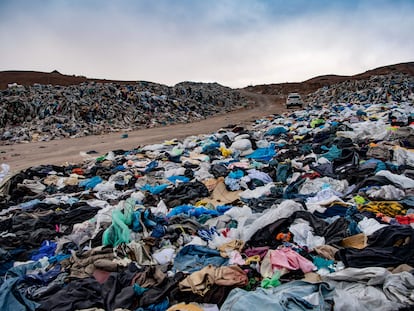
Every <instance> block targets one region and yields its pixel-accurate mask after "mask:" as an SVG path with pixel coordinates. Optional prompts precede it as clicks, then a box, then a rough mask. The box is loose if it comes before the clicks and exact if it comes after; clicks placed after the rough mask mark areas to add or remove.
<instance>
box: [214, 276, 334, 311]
mask: <svg viewBox="0 0 414 311" xmlns="http://www.w3.org/2000/svg"><path fill="white" fill-rule="evenodd" d="M334 293H335V289H334V288H333V287H332V286H331V285H329V284H328V283H325V282H321V283H315V284H313V283H308V282H304V281H291V282H289V283H285V284H282V285H280V286H277V287H271V288H268V289H264V288H261V287H259V288H257V289H256V290H254V291H250V292H248V291H245V290H243V289H241V288H235V289H233V290H232V291H231V292H230V294H229V295H228V296H227V298H226V300H225V301H224V303H223V305H222V306H221V308H220V311H245V310H260V311H286V310H306V311H324V310H333V305H334V299H333V296H334ZM310 295H317V297H318V299H317V300H319V301H318V302H317V303H318V304H315V305H314V304H312V303H311V302H309V301H308V300H306V299H305V298H306V297H307V296H310ZM314 298H316V297H314Z"/></svg>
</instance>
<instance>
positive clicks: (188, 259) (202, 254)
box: [173, 245, 228, 273]
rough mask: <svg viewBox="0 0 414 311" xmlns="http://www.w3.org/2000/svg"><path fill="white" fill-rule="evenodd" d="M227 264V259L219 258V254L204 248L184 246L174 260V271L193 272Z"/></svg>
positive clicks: (216, 251)
mask: <svg viewBox="0 0 414 311" xmlns="http://www.w3.org/2000/svg"><path fill="white" fill-rule="evenodd" d="M227 264H228V258H223V257H221V256H220V252H219V251H218V250H215V249H211V248H209V247H206V246H200V245H187V246H184V247H183V248H182V249H181V250H180V251H179V252H178V253H177V256H176V257H175V259H174V267H173V269H174V271H185V272H190V273H192V272H195V271H198V270H201V269H202V268H204V267H206V266H208V265H213V266H215V267H219V266H224V265H227Z"/></svg>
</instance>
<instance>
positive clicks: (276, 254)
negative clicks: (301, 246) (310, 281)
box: [260, 247, 316, 277]
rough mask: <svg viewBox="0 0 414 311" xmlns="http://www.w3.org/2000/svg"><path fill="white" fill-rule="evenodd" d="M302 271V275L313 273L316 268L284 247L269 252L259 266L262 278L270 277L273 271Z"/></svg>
mask: <svg viewBox="0 0 414 311" xmlns="http://www.w3.org/2000/svg"><path fill="white" fill-rule="evenodd" d="M283 268H285V269H288V270H299V269H300V270H302V271H303V272H304V273H307V272H311V271H315V270H316V266H315V265H314V264H313V263H312V262H311V261H310V260H308V259H306V258H305V257H303V256H301V255H299V254H298V253H297V252H295V251H294V250H292V249H291V248H288V247H284V248H280V249H275V250H269V251H268V252H267V254H266V256H265V258H264V259H263V261H262V264H261V266H260V274H261V275H262V276H263V277H272V275H273V273H274V271H275V269H277V270H281V269H283Z"/></svg>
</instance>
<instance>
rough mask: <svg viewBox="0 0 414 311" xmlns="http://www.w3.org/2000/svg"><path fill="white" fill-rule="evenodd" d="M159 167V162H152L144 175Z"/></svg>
mask: <svg viewBox="0 0 414 311" xmlns="http://www.w3.org/2000/svg"><path fill="white" fill-rule="evenodd" d="M157 166H158V162H157V161H155V160H154V161H151V162H150V163H149V164H148V165H147V166H146V167H145V170H144V173H145V174H147V173H149V172H151V171H152V170H153V169H154V168H156V167H157Z"/></svg>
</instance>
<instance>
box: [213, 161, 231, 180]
mask: <svg viewBox="0 0 414 311" xmlns="http://www.w3.org/2000/svg"><path fill="white" fill-rule="evenodd" d="M210 173H211V174H213V175H214V177H216V178H218V177H221V176H223V177H224V176H227V174H228V173H229V171H228V169H227V168H226V167H225V166H224V165H223V164H213V165H212V166H211V167H210Z"/></svg>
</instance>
